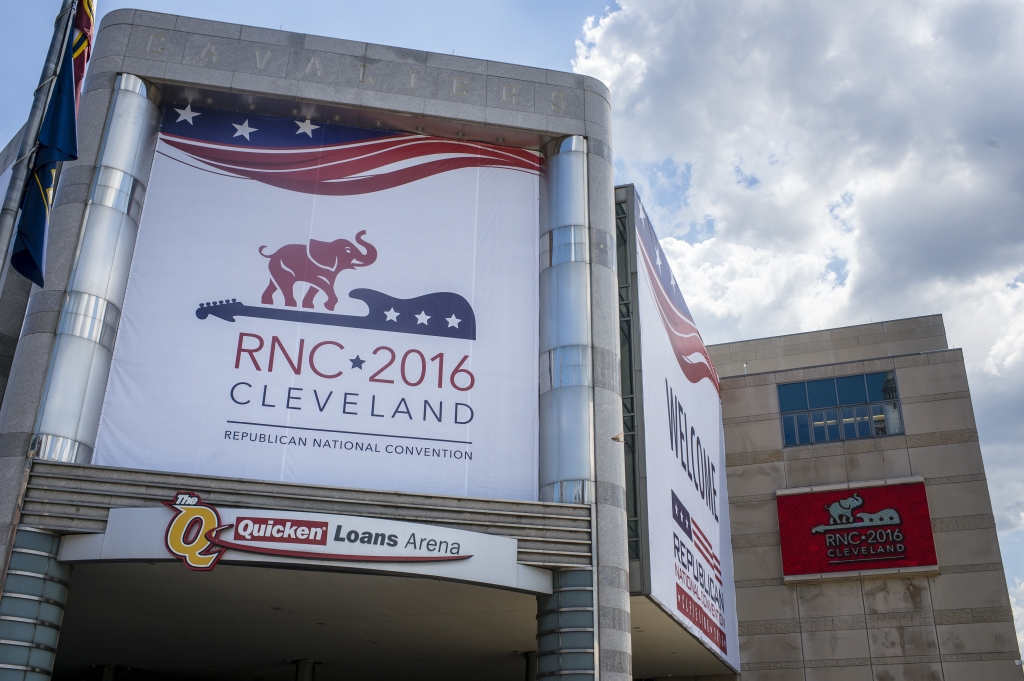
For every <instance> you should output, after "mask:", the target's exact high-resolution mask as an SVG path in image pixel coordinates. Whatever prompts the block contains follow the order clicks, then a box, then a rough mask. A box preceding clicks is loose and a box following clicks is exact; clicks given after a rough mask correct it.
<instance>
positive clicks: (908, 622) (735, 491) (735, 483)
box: [709, 315, 1021, 681]
mask: <svg viewBox="0 0 1024 681" xmlns="http://www.w3.org/2000/svg"><path fill="white" fill-rule="evenodd" d="M709 351H710V352H711V353H712V357H713V358H714V360H715V366H716V367H717V368H718V371H719V373H720V375H721V376H722V416H723V422H724V425H725V442H726V455H727V466H728V468H727V473H728V479H729V505H730V507H731V509H732V533H733V541H732V545H733V555H734V558H735V566H736V587H737V588H736V592H737V614H738V619H739V629H740V639H741V649H742V677H743V678H744V679H778V680H783V679H787V680H788V679H801V680H804V679H807V680H811V679H843V680H846V679H849V680H851V681H852V680H854V679H857V680H860V679H863V680H865V681H867V680H872V679H873V680H875V681H883V680H895V679H906V680H908V681H909V680H911V679H914V680H917V679H922V680H923V679H929V680H936V681H937V680H939V679H945V680H952V679H973V680H976V679H1019V678H1021V667H1019V666H1017V664H1016V661H1017V660H1019V659H1020V652H1019V650H1018V646H1017V640H1016V635H1015V631H1014V625H1013V616H1012V613H1011V610H1010V600H1009V595H1008V592H1007V587H1006V579H1005V574H1004V571H1003V564H1002V562H1001V558H1000V554H999V544H998V541H997V537H996V529H995V522H994V520H993V515H992V505H991V502H990V500H989V493H988V484H987V482H986V478H985V467H984V463H983V461H982V453H981V448H980V447H979V444H978V430H977V424H976V422H975V417H974V409H973V406H972V404H971V395H970V388H969V386H968V381H967V374H966V370H965V368H964V358H963V353H962V351H961V350H959V349H950V348H948V347H947V343H946V336H945V331H944V327H943V323H942V317H941V316H940V315H935V316H928V317H917V318H912V319H902V320H895V321H890V322H880V323H874V324H865V325H860V326H852V327H845V328H837V329H827V330H823V331H815V332H810V333H802V334H793V335H789V336H778V337H773V338H764V339H758V340H749V341H741V342H735V343H725V344H721V345H713V346H710V347H709ZM862 376H864V377H866V381H867V383H866V385H867V387H866V388H863V387H860V386H861V385H863V384H862V383H860V381H861V377H862ZM873 383H874V387H873V385H872V384H873ZM833 384H834V385H835V387H834V388H833V387H832V386H833ZM848 386H854V388H855V390H853V393H856V394H851V395H850V396H848V399H845V398H844V390H847V392H849V390H848ZM823 387H824V388H825V389H830V390H833V391H838V393H839V395H838V398H837V397H836V394H835V392H832V393H831V394H830V395H828V396H826V397H822V394H823V393H822V394H817V395H816V394H815V391H816V390H820V389H822V388H823ZM804 390H806V391H808V392H807V393H806V394H807V395H808V398H807V399H806V400H805V399H804V398H803V395H804V393H803V392H802V391H804ZM794 395H795V396H796V397H794ZM815 400H817V401H818V403H817V404H815ZM843 405H848V406H843ZM903 482H906V484H907V485H914V484H920V483H921V482H923V485H924V489H925V490H926V495H927V508H928V510H929V511H930V516H929V517H928V518H927V520H928V521H929V524H930V528H929V529H930V533H931V534H932V535H933V537H934V555H935V556H936V557H937V561H936V563H937V564H936V565H934V566H925V567H923V568H914V569H909V570H908V569H907V568H894V569H888V570H886V569H882V570H870V569H868V570H864V569H863V568H864V567H869V568H870V567H871V566H870V565H869V564H865V563H859V564H856V565H855V566H854V567H856V568H857V570H855V571H853V572H852V573H851V572H849V571H847V572H846V574H840V575H838V578H832V577H835V575H829V574H818V575H816V576H814V577H812V578H807V577H803V578H796V579H794V577H792V576H791V575H790V574H789V573H791V572H792V571H791V570H790V569H789V568H788V565H786V564H784V560H786V561H789V560H791V555H789V554H788V553H787V551H788V549H786V548H784V547H783V546H782V545H781V544H782V543H783V542H784V540H785V532H786V529H787V528H786V527H785V523H784V524H783V525H782V526H780V511H779V509H781V508H782V504H781V500H783V499H788V498H791V497H790V496H788V495H787V494H786V493H787V492H794V491H795V492H797V493H798V495H799V493H801V492H803V493H812V492H815V491H819V490H825V491H829V490H836V491H837V493H838V496H840V497H847V495H850V494H856V493H857V490H858V489H863V490H866V489H871V488H872V487H874V488H876V489H877V488H880V487H884V486H885V485H886V484H887V483H888V484H889V485H892V484H894V483H903ZM893 489H900V488H893ZM902 489H909V487H905V488H902ZM847 498H850V497H847ZM857 498H858V499H860V498H863V499H864V500H865V503H864V510H874V509H869V507H868V506H869V504H868V503H867V500H868V493H867V491H864V492H863V497H861V496H860V495H858V496H857ZM817 508H818V506H817V505H815V509H817ZM817 512H818V513H819V514H823V516H822V517H823V518H824V520H823V521H822V522H824V523H825V529H827V528H828V527H829V525H828V522H829V517H828V514H827V513H825V511H822V510H818V511H817ZM901 512H903V514H904V519H903V520H904V525H906V523H907V520H906V515H907V512H906V511H902V510H901ZM853 515H855V513H853ZM850 519H851V520H852V516H851V518H850ZM845 521H846V518H844V519H843V522H845ZM780 532H781V533H782V535H783V537H782V541H780ZM922 534H923V533H922ZM799 541H807V542H808V543H807V545H810V535H808V537H807V538H806V540H804V539H800V540H799ZM907 543H908V544H909V541H908V542H907ZM800 548H801V547H800V546H797V549H798V550H799V549H800ZM925 562H931V561H925ZM797 572H799V570H798V571H797Z"/></svg>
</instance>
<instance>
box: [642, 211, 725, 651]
mask: <svg viewBox="0 0 1024 681" xmlns="http://www.w3.org/2000/svg"><path fill="white" fill-rule="evenodd" d="M636 243H637V248H636V252H637V264H636V267H637V281H638V286H637V300H638V303H639V305H638V307H639V317H640V347H641V365H642V367H643V395H644V402H643V404H644V442H645V455H646V470H647V518H648V530H649V536H648V538H647V544H648V550H649V552H650V553H649V561H650V572H651V597H652V598H653V599H654V600H655V601H657V602H658V603H659V604H660V605H661V607H662V608H664V610H665V611H666V612H668V613H669V614H670V615H671V616H672V617H674V618H675V619H676V620H678V621H679V622H680V623H681V624H682V625H683V626H684V627H686V628H687V629H688V630H689V631H690V633H692V634H693V635H694V636H695V637H697V638H698V639H700V641H701V642H702V643H703V644H704V645H705V646H707V648H708V649H709V650H710V651H711V652H712V653H714V654H715V655H717V656H718V657H720V658H721V659H722V660H724V661H725V662H726V663H728V664H729V665H730V666H732V667H733V668H734V669H736V670H737V671H739V667H740V661H739V645H738V642H737V640H736V639H737V635H738V630H737V622H736V591H735V586H734V584H733V569H732V547H731V541H730V532H729V501H728V493H727V491H726V481H725V447H724V442H723V438H722V405H721V401H720V399H719V392H718V391H719V384H718V374H717V373H716V372H715V368H714V366H713V365H712V363H711V358H710V356H709V355H708V352H707V349H706V348H705V347H704V341H703V340H702V339H701V337H700V332H699V331H697V327H696V325H695V324H694V321H693V317H692V315H691V314H690V311H689V309H688V308H687V306H686V301H685V299H684V298H683V294H682V291H680V289H679V284H678V282H676V279H675V276H674V275H673V273H672V268H671V267H670V266H669V263H668V259H667V258H666V256H665V253H664V251H663V250H662V249H661V244H659V243H658V237H657V234H655V232H654V229H653V227H652V226H651V221H650V219H649V218H648V217H647V213H646V211H645V210H644V207H643V205H642V204H641V203H640V199H639V197H638V198H637V202H636Z"/></svg>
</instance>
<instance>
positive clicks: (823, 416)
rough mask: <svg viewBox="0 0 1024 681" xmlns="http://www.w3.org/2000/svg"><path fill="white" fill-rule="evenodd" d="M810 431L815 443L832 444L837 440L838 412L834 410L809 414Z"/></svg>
mask: <svg viewBox="0 0 1024 681" xmlns="http://www.w3.org/2000/svg"><path fill="white" fill-rule="evenodd" d="M811 430H812V431H813V432H814V441H815V442H832V441H835V440H838V439H839V412H838V411H836V410H835V409H825V410H823V411H812V412H811Z"/></svg>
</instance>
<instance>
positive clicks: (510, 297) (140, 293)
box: [95, 105, 540, 499]
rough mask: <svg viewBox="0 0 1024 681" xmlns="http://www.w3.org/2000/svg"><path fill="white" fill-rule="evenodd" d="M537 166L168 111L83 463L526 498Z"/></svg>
mask: <svg viewBox="0 0 1024 681" xmlns="http://www.w3.org/2000/svg"><path fill="white" fill-rule="evenodd" d="M539 165H540V159H539V156H538V155H537V154H536V153H535V152H532V151H525V150H521V149H511V148H505V147H498V146H493V145H485V144H477V143H471V142H461V141H453V140H446V139H440V138H433V137H426V136H420V135H408V134H398V133H388V132H381V131H376V130H362V129H356V128H349V127H344V126H336V125H328V124H327V123H324V122H318V121H313V120H308V119H291V118H279V117H271V116H260V115H252V114H248V113H235V112H229V111H220V110H214V109H201V108H194V107H192V106H182V105H169V106H168V107H167V108H166V110H165V114H164V118H163V122H162V126H161V134H160V142H159V147H158V150H157V159H156V162H155V164H154V169H153V175H152V179H151V183H150V184H151V188H150V190H149V192H148V196H147V200H146V205H145V213H144V215H143V218H142V223H141V227H140V232H139V239H138V246H137V248H136V253H135V258H134V260H133V262H132V270H131V279H130V282H129V286H128V293H127V297H126V300H125V309H124V314H123V317H122V321H121V327H120V331H119V336H118V340H117V345H116V347H115V351H114V357H113V363H112V369H111V378H110V382H109V385H108V389H107V394H106V398H105V403H104V408H103V415H102V421H101V425H100V432H99V437H98V442H97V447H96V454H95V461H96V463H97V464H100V465H112V466H127V467H135V468H150V469H158V470H169V471H181V472H188V473H204V474H212V475H224V476H232V477H244V478H256V479H265V480H284V481H295V482H304V483H320V484H326V485H332V486H345V487H359V488H370V489H386V490H403V491H410V492H425V493H439V494H453V495H468V496H481V497H491V498H509V499H535V498H536V494H537V482H536V476H537V463H536V457H537V443H536V439H537V378H536V376H537V368H536V365H537V343H538V341H537V323H538V322H537V319H538V312H537V310H538V291H537V288H538V252H537V251H538V176H539Z"/></svg>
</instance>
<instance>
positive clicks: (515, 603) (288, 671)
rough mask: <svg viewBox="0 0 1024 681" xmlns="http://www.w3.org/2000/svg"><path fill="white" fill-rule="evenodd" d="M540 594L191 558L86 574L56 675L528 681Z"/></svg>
mask: <svg viewBox="0 0 1024 681" xmlns="http://www.w3.org/2000/svg"><path fill="white" fill-rule="evenodd" d="M536 612H537V605H536V600H535V598H534V596H531V595H526V594H520V593H514V592H510V591H501V590H498V589H491V588H485V587H480V586H471V585H466V584H457V583H453V582H446V581H438V580H432V579H420V578H406V577H386V576H379V575H366V574H351V573H337V572H335V573H327V572H308V571H301V570H281V569H269V568H259V567H239V566H231V565H224V564H221V565H219V566H218V567H217V568H216V569H215V570H213V571H210V572H193V571H191V570H188V569H186V568H185V567H184V566H183V565H181V563H178V562H173V563H105V564H82V565H77V566H75V568H74V572H73V574H72V578H71V589H70V593H69V597H68V603H67V610H66V612H65V616H64V624H63V627H62V630H61V634H60V643H59V648H58V652H57V663H56V666H57V669H56V670H55V671H56V673H55V674H54V678H55V679H57V680H61V679H67V680H71V679H76V680H77V679H86V678H92V677H95V678H99V675H100V674H101V670H102V668H103V667H104V666H107V665H117V666H118V667H119V669H118V671H117V677H116V678H117V679H118V680H119V681H120V680H121V679H125V680H127V679H156V678H183V677H187V678H197V679H207V678H209V679H214V678H216V679H262V680H265V681H271V680H276V679H281V680H284V679H288V680H289V681H290V680H291V679H294V678H295V666H294V663H293V662H292V661H294V660H297V659H314V660H317V661H318V662H322V663H323V664H322V665H318V666H317V668H316V678H317V680H318V681H321V680H327V679H342V678H344V679H346V680H349V679H352V680H357V679H367V680H369V679H373V680H374V681H390V680H396V681H402V680H404V679H416V680H417V681H419V680H423V679H435V678H436V679H442V678H443V679H467V680H472V679H480V680H481V681H483V679H488V681H491V680H501V679H509V681H521V679H522V678H523V676H524V674H525V661H524V659H523V657H522V655H521V654H520V653H521V651H527V650H536V639H535V636H536V632H537V629H536V626H537V625H536V619H535V617H536Z"/></svg>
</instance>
